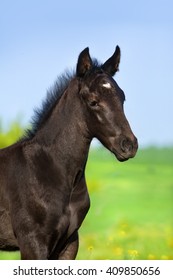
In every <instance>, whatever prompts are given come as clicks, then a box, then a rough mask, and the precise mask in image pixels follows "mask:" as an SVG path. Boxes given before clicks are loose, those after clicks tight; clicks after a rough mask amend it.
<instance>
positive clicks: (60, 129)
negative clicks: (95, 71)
mask: <svg viewBox="0 0 173 280" xmlns="http://www.w3.org/2000/svg"><path fill="white" fill-rule="evenodd" d="M78 94H79V89H78V81H77V80H72V81H71V82H70V85H69V87H68V88H67V89H66V91H65V92H64V93H63V95H62V97H61V99H60V100H59V102H58V103H57V105H56V106H55V108H54V109H53V111H52V114H51V115H50V116H49V118H48V120H47V121H46V122H45V124H44V125H43V126H42V128H41V129H40V130H39V131H38V132H37V135H36V138H37V141H38V142H39V143H40V144H41V145H42V146H44V147H47V149H49V151H50V152H52V154H53V155H54V156H56V157H57V158H58V159H64V160H67V161H68V163H70V162H71V161H73V165H75V163H76V164H77V165H83V164H85V163H86V160H87V156H88V150H89V146H90V143H91V140H92V139H91V137H90V136H89V133H88V128H87V124H86V121H85V115H84V112H83V109H82V104H81V100H80V98H79V96H78Z"/></svg>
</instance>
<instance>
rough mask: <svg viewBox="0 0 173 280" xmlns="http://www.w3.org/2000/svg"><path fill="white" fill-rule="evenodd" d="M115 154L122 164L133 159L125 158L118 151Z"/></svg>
mask: <svg viewBox="0 0 173 280" xmlns="http://www.w3.org/2000/svg"><path fill="white" fill-rule="evenodd" d="M113 153H114V155H115V157H116V158H117V160H118V161H120V162H123V161H127V160H128V159H129V158H131V157H130V156H124V155H122V154H120V153H118V152H117V151H116V152H113Z"/></svg>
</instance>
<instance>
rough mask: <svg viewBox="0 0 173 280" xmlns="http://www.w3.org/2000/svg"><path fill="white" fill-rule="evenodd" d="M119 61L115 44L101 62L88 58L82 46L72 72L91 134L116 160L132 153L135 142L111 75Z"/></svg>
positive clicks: (118, 52) (124, 158) (118, 88)
mask: <svg viewBox="0 0 173 280" xmlns="http://www.w3.org/2000/svg"><path fill="white" fill-rule="evenodd" d="M119 62H120V48H119V47H118V46H117V47H116V50H115V52H114V54H113V55H112V56H111V57H110V58H109V59H108V60H107V61H106V62H105V63H104V64H102V65H101V66H98V65H97V63H96V62H93V61H92V59H91V57H90V55H89V49H88V48H86V49H84V50H83V51H82V52H81V53H80V55H79V58H78V62H77V69H76V72H77V77H78V78H79V81H80V98H81V100H82V103H83V106H84V107H85V116H86V120H87V125H88V129H89V132H90V134H91V137H96V138H98V139H99V140H100V141H101V142H102V143H103V145H105V146H106V147H107V148H108V149H109V150H110V151H111V152H113V153H114V154H115V156H116V157H117V159H118V160H119V161H124V160H127V159H129V158H131V157H134V156H135V154H136V151H137V147H138V144H137V139H136V137H135V136H134V134H133V132H132V130H131V128H130V125H129V123H128V121H127V119H126V117H125V114H124V110H123V103H124V101H125V95H124V92H123V91H122V90H121V89H120V87H119V86H118V84H117V83H116V82H115V80H114V79H113V78H112V76H113V75H114V74H115V73H116V72H117V71H118V67H119Z"/></svg>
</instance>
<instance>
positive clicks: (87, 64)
mask: <svg viewBox="0 0 173 280" xmlns="http://www.w3.org/2000/svg"><path fill="white" fill-rule="evenodd" d="M91 67H92V59H91V57H90V54H89V48H85V49H84V50H83V51H82V52H81V53H80V55H79V57H78V62H77V67H76V74H77V76H79V77H83V76H84V75H85V73H86V72H87V71H88V70H90V69H91Z"/></svg>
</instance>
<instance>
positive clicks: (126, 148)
mask: <svg viewBox="0 0 173 280" xmlns="http://www.w3.org/2000/svg"><path fill="white" fill-rule="evenodd" d="M120 146H121V150H122V151H123V152H124V153H127V152H132V151H133V143H132V141H130V140H129V139H128V138H125V139H123V140H122V141H121V143H120Z"/></svg>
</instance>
